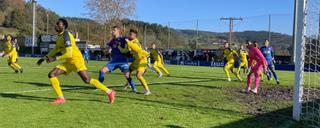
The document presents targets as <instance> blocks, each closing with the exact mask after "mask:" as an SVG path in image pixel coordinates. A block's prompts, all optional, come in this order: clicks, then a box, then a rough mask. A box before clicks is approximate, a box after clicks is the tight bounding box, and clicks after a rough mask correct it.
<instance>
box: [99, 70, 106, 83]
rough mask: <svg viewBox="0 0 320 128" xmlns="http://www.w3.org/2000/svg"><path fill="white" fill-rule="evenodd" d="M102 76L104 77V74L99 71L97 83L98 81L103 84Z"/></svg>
mask: <svg viewBox="0 0 320 128" xmlns="http://www.w3.org/2000/svg"><path fill="white" fill-rule="evenodd" d="M104 75H105V73H103V72H101V71H100V73H99V81H100V82H101V83H103V81H104Z"/></svg>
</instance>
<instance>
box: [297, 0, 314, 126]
mask: <svg viewBox="0 0 320 128" xmlns="http://www.w3.org/2000/svg"><path fill="white" fill-rule="evenodd" d="M294 8H295V11H294V13H295V14H294V32H293V40H294V60H295V81H294V89H293V92H294V94H293V113H292V114H293V119H294V120H297V121H300V120H302V121H303V123H304V124H305V125H306V127H315V128H319V127H320V0H295V7H294Z"/></svg>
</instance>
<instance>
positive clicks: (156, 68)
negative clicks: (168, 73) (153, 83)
mask: <svg viewBox="0 0 320 128" xmlns="http://www.w3.org/2000/svg"><path fill="white" fill-rule="evenodd" d="M153 68H154V69H155V70H156V71H157V73H158V74H160V73H161V71H160V69H159V68H158V66H153Z"/></svg>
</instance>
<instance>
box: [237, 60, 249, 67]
mask: <svg viewBox="0 0 320 128" xmlns="http://www.w3.org/2000/svg"><path fill="white" fill-rule="evenodd" d="M248 65H249V64H248V61H241V63H240V64H239V66H240V67H248Z"/></svg>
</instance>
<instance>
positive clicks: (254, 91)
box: [250, 88, 258, 94]
mask: <svg viewBox="0 0 320 128" xmlns="http://www.w3.org/2000/svg"><path fill="white" fill-rule="evenodd" d="M250 91H251V92H252V93H254V94H258V89H257V88H255V89H253V90H250Z"/></svg>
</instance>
